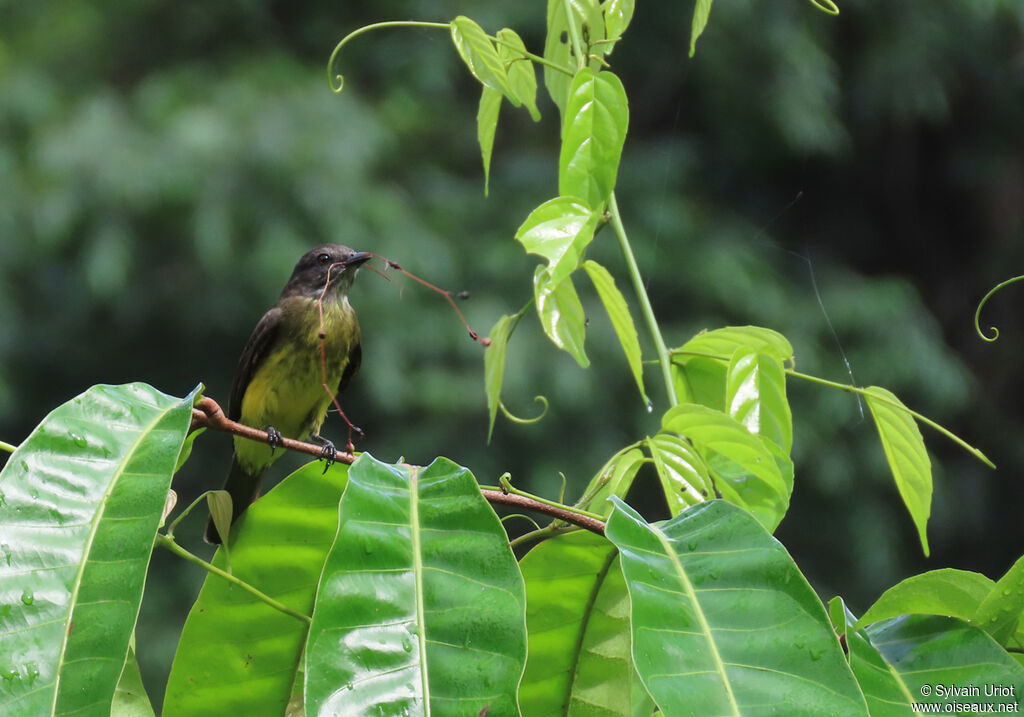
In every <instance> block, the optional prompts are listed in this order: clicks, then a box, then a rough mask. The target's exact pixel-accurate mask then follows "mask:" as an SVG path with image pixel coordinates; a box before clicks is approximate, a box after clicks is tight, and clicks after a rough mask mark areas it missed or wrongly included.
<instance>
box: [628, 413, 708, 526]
mask: <svg viewBox="0 0 1024 717" xmlns="http://www.w3.org/2000/svg"><path fill="white" fill-rule="evenodd" d="M644 443H645V444H646V445H647V450H648V451H650V453H651V460H652V461H653V462H654V468H655V470H656V471H657V473H658V480H659V481H661V489H662V491H664V493H665V502H666V503H668V509H669V513H671V514H672V516H673V517H674V516H677V515H679V514H680V513H682V512H683V511H684V510H686V509H687V508H689V507H690V506H691V505H696V504H697V503H700V502H703V501H704V500H706V499H708V498H711V497H713V496H712V490H713V485H712V483H711V477H710V476H709V475H708V467H707V466H706V465H705V464H704V459H703V458H701V457H700V454H699V453H697V451H696V449H695V448H694V447H693V446H691V445H690V444H689V443H688V442H687V441H686V440H685V439H683V438H680V437H679V436H677V435H674V434H672V433H659V434H657V435H656V436H654V437H653V438H648V439H646V440H645V441H644Z"/></svg>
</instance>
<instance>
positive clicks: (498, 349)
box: [484, 316, 512, 442]
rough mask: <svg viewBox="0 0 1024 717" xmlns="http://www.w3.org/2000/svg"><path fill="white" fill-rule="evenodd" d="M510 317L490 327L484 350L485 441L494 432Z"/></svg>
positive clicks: (504, 317)
mask: <svg viewBox="0 0 1024 717" xmlns="http://www.w3.org/2000/svg"><path fill="white" fill-rule="evenodd" d="M511 322H512V317H511V316H502V317H501V318H500V319H498V321H497V322H496V323H495V324H494V326H492V327H491V333H490V334H489V335H488V338H489V339H490V343H489V344H488V345H487V348H486V349H484V390H485V391H486V393H487V417H488V422H487V441H488V442H490V440H491V434H492V433H493V432H494V419H495V417H496V416H497V415H498V406H499V405H500V404H501V384H502V382H503V381H504V379H505V353H506V351H507V350H508V335H509V331H510V328H511Z"/></svg>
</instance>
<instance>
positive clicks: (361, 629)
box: [305, 453, 526, 717]
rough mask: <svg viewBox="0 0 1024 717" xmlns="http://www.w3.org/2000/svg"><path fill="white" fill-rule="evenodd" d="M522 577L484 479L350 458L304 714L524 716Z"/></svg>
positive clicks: (309, 662) (320, 601) (316, 622)
mask: <svg viewBox="0 0 1024 717" xmlns="http://www.w3.org/2000/svg"><path fill="white" fill-rule="evenodd" d="M525 611H526V597H525V591H524V587H523V579H522V576H521V574H520V572H519V569H518V566H517V565H516V561H515V557H514V556H513V554H512V550H511V549H510V548H509V545H508V536H507V535H506V534H505V531H504V529H503V528H502V526H501V522H500V521H499V520H498V517H497V516H496V515H495V514H494V511H493V510H491V507H490V506H489V505H488V504H487V501H485V500H484V498H483V496H482V495H480V490H479V487H478V486H477V483H476V480H475V479H474V478H473V475H472V474H471V473H470V472H469V471H467V470H466V469H465V468H461V467H459V466H457V465H455V464H454V463H452V462H451V461H448V460H446V459H443V458H439V459H437V460H435V461H434V462H433V463H432V464H431V465H430V466H428V467H426V468H419V467H416V466H408V465H404V464H403V465H395V466H389V465H386V464H384V463H380V462H379V461H376V460H374V459H373V458H372V457H371V456H370V455H368V454H365V453H364V454H363V455H362V456H361V457H360V458H359V460H357V461H356V463H354V464H353V465H352V468H351V470H350V475H349V485H348V488H347V490H346V491H345V496H344V499H343V500H342V503H341V514H340V522H339V526H338V535H337V538H336V539H335V542H334V545H333V547H332V548H331V552H330V554H329V555H328V558H327V562H326V564H325V565H324V572H323V577H322V579H321V581H320V591H319V594H318V595H317V601H316V607H315V609H314V612H313V624H312V625H311V626H310V631H309V642H308V645H307V648H306V692H305V699H306V714H308V715H314V714H331V715H345V716H346V717H358V716H360V715H373V716H374V717H376V716H377V715H380V714H387V715H398V714H403V713H410V714H431V713H432V714H435V715H448V714H467V715H469V714H472V715H477V714H480V712H481V710H484V708H487V707H489V708H490V712H491V713H492V714H495V715H517V714H518V713H519V710H518V709H517V707H516V689H517V687H518V684H519V679H520V677H521V675H522V673H523V667H524V665H525V662H526V624H525Z"/></svg>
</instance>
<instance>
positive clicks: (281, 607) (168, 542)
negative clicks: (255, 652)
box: [156, 533, 313, 625]
mask: <svg viewBox="0 0 1024 717" xmlns="http://www.w3.org/2000/svg"><path fill="white" fill-rule="evenodd" d="M156 542H157V544H158V545H162V546H163V547H165V548H167V549H168V550H170V551H171V552H172V553H174V554H175V555H177V556H178V557H180V558H184V559H185V560H187V561H188V562H190V563H193V564H195V565H198V566H199V567H201V568H202V569H203V570H206V571H207V572H209V573H213V574H214V575H217V576H220V577H222V578H224V579H225V580H227V581H228V582H229V583H231V584H232V585H237V586H238V587H240V588H242V590H245V591H246V592H247V593H249V594H250V595H252V596H253V597H255V598H256V599H257V600H260V601H261V602H264V603H266V604H267V605H269V606H270V607H272V608H274V609H275V610H278V611H280V612H283V613H284V614H285V615H291V616H292V617H294V618H295V619H296V620H301V621H302V622H304V623H306V625H309V624H311V623H312V622H313V620H312V619H311V618H310V617H309V615H303V614H302V613H301V612H299V611H297V610H292V609H291V608H290V607H288V606H287V605H285V604H283V603H280V602H278V601H277V600H275V599H274V598H272V597H270V596H269V595H267V594H266V593H263V592H260V591H259V590H257V589H256V588H254V587H253V586H252V585H250V584H249V583H247V582H245V581H243V580H239V579H238V578H236V577H235V576H234V575H231V574H230V573H227V572H225V571H223V570H221V569H220V568H218V567H217V566H216V565H214V564H213V563H208V562H206V561H205V560H203V559H202V558H200V557H198V556H196V555H193V554H192V553H190V552H188V551H187V550H185V549H184V548H183V547H181V546H180V545H178V544H177V543H176V542H174V538H171V537H169V536H167V535H163V534H160V533H158V534H157V536H156Z"/></svg>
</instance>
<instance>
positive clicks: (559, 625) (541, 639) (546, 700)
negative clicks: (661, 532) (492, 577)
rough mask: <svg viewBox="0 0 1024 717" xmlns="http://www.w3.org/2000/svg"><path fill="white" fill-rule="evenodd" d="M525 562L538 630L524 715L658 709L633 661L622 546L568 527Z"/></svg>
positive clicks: (531, 629) (628, 716)
mask: <svg viewBox="0 0 1024 717" xmlns="http://www.w3.org/2000/svg"><path fill="white" fill-rule="evenodd" d="M570 565H571V566H572V569H571V570H567V569H566V566H570ZM520 567H521V568H522V571H523V578H524V580H525V581H526V605H527V610H526V624H527V632H528V634H529V636H530V642H529V659H528V660H527V662H526V672H525V673H524V675H523V682H522V685H521V687H520V689H519V703H520V706H521V707H522V710H523V714H525V715H529V716H530V717H560V716H562V715H607V716H608V717H611V716H612V715H617V716H621V717H632V716H633V715H650V714H651V712H652V711H653V709H654V705H653V703H652V702H651V698H650V697H649V696H648V695H647V691H646V690H645V689H644V687H643V685H642V684H641V683H640V679H639V676H638V675H637V674H636V670H635V669H634V667H633V656H632V654H631V652H630V637H629V595H628V594H627V592H626V585H625V582H624V580H623V577H622V571H621V570H620V569H619V561H618V551H617V550H616V549H615V546H613V545H612V544H611V543H610V542H608V541H607V540H605V539H604V538H603V537H601V536H599V535H595V534H593V533H590V532H586V531H580V532H577V533H568V534H565V535H559V536H557V537H555V538H552V539H550V540H545V541H544V542H542V543H540V544H539V545H537V546H536V547H534V548H533V549H532V550H530V552H529V553H527V554H526V555H525V556H524V557H523V559H522V561H521V564H520Z"/></svg>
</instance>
